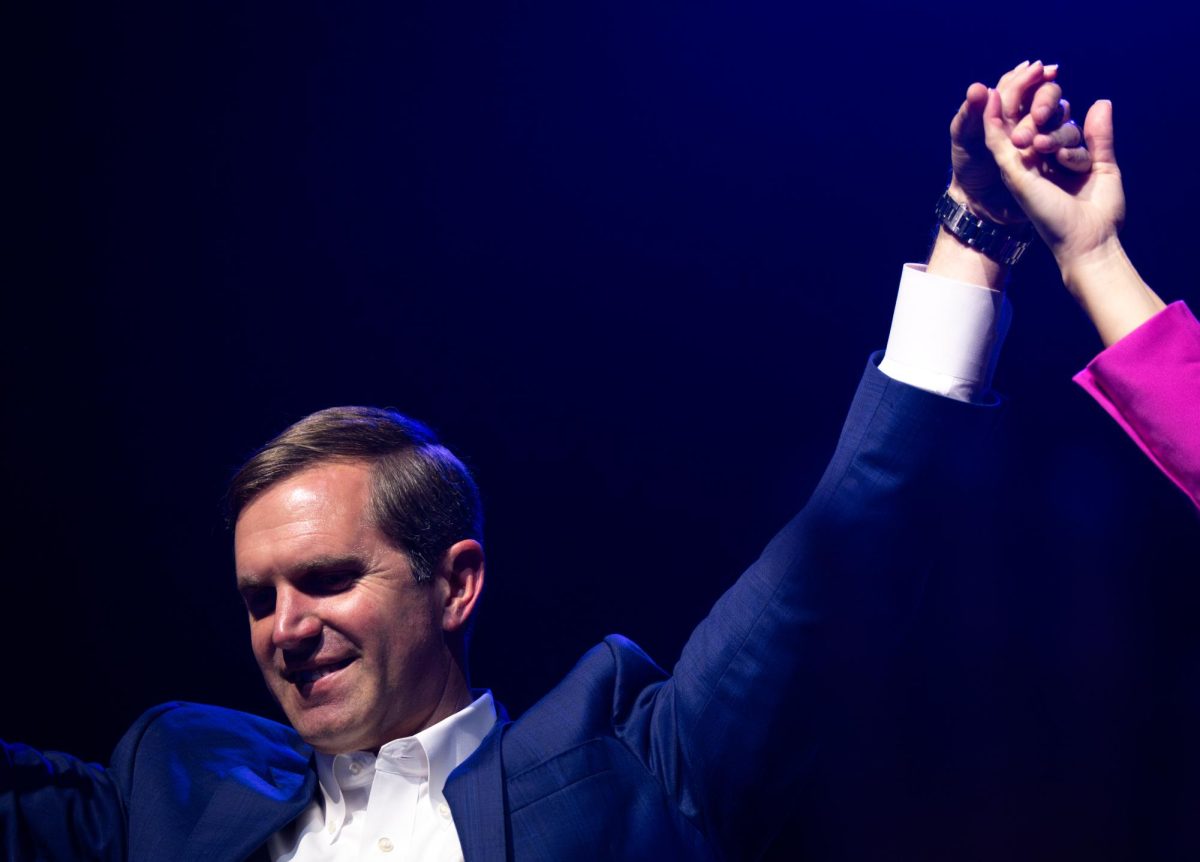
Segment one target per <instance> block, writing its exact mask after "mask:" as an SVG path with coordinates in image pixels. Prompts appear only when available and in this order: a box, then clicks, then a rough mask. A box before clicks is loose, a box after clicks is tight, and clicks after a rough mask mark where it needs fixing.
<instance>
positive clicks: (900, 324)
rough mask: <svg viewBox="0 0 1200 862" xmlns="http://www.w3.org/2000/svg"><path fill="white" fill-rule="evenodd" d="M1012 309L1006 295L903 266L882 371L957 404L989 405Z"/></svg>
mask: <svg viewBox="0 0 1200 862" xmlns="http://www.w3.org/2000/svg"><path fill="white" fill-rule="evenodd" d="M1011 320H1012V306H1011V305H1010V304H1009V302H1008V299H1007V298H1006V297H1005V296H1004V293H1003V292H1002V291H997V290H989V289H988V288H986V287H980V286H978V285H974V284H967V283H966V282H961V281H954V280H953V279H949V278H942V277H941V276H937V275H930V274H929V273H927V272H926V271H925V267H924V265H923V264H916V263H909V264H905V266H904V269H903V271H902V272H901V275H900V292H899V294H898V295H897V296H896V310H895V312H893V314H892V331H891V333H890V334H889V335H888V343H887V350H886V351H885V353H884V356H883V361H882V362H880V363H879V370H880V371H882V372H883V373H884V374H886V375H887V376H888V377H891V378H892V379H893V380H899V381H900V382H901V383H907V384H909V385H910V386H916V387H917V388H919V389H925V390H927V391H929V392H935V393H937V394H938V395H945V396H947V397H949V398H954V399H956V400H958V401H987V400H991V399H992V398H993V396H992V392H991V390H992V375H993V373H995V370H996V360H997V359H998V358H999V356H1000V345H1001V344H1002V343H1003V342H1004V336H1005V335H1006V334H1007V333H1008V325H1009V323H1010V321H1011Z"/></svg>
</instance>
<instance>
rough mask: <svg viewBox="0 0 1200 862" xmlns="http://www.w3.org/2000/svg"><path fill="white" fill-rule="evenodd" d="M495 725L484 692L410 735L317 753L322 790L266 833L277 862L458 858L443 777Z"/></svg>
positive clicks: (455, 861)
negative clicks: (373, 747) (371, 747)
mask: <svg viewBox="0 0 1200 862" xmlns="http://www.w3.org/2000/svg"><path fill="white" fill-rule="evenodd" d="M495 723H496V705H495V703H494V702H493V701H492V695H491V693H490V692H488V693H485V694H484V695H483V696H482V697H479V698H478V699H477V700H475V702H474V703H472V704H471V705H470V706H468V707H467V708H466V709H464V710H462V711H460V712H456V713H455V714H454V715H452V716H450V717H449V718H445V719H443V720H442V721H439V722H438V723H437V724H435V725H433V726H432V727H428V728H426V729H425V730H422V731H421V732H420V733H418V734H417V735H416V736H410V737H406V738H404V739H396V740H393V741H392V742H389V743H388V744H387V745H384V746H383V747H382V748H380V749H379V754H378V755H374V754H371V753H370V752H366V751H355V752H351V753H349V754H339V755H337V756H331V755H328V754H317V756H316V758H317V782H318V784H319V786H320V788H321V792H320V793H319V794H318V795H317V796H316V797H315V798H314V799H313V801H312V802H311V803H310V804H309V806H308V808H306V809H305V810H304V813H303V814H301V815H300V816H299V817H297V818H296V819H295V820H293V821H292V822H291V823H289V824H288V825H287V826H285V827H284V828H283V829H281V830H280V831H279V832H276V833H275V834H274V835H273V836H271V839H270V841H269V842H268V844H267V849H268V850H269V851H270V854H271V858H272V859H273V860H275V862H335V860H336V862H346V861H347V860H361V859H378V860H388V862H391V860H396V862H400V860H416V859H420V860H432V862H462V858H463V855H462V845H461V844H460V843H459V840H458V833H457V832H456V831H455V829H454V818H453V817H452V816H451V814H450V806H449V805H447V804H446V799H445V797H444V796H442V789H443V788H444V787H445V786H446V779H447V778H449V777H450V773H451V772H453V771H454V769H455V767H457V766H458V765H459V764H460V763H462V762H463V761H464V760H466V759H467V758H468V757H469V756H470V755H471V753H472V752H473V751H475V749H477V748H478V747H479V744H480V743H481V742H483V738H484V737H485V736H487V734H488V731H490V730H491V729H492V726H493V725H495Z"/></svg>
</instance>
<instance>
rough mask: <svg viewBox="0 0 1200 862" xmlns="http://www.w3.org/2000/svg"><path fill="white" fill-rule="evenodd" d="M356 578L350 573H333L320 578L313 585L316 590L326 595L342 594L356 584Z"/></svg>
mask: <svg viewBox="0 0 1200 862" xmlns="http://www.w3.org/2000/svg"><path fill="white" fill-rule="evenodd" d="M354 580H355V576H354V575H353V574H351V573H349V572H331V573H329V574H326V575H321V576H320V577H318V578H317V579H316V581H315V583H314V584H313V586H314V587H316V589H318V590H320V591H322V592H326V593H340V592H341V591H342V590H347V589H349V588H350V586H351V585H352V584H353V583H354Z"/></svg>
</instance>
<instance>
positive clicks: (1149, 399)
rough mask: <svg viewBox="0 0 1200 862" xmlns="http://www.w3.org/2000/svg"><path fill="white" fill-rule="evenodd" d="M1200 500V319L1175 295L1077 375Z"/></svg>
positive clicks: (1149, 453)
mask: <svg viewBox="0 0 1200 862" xmlns="http://www.w3.org/2000/svg"><path fill="white" fill-rule="evenodd" d="M1075 382H1076V383H1078V384H1079V385H1080V386H1082V387H1083V388H1084V389H1085V390H1087V392H1088V394H1090V395H1091V396H1092V397H1093V398H1095V399H1096V400H1097V401H1098V402H1099V403H1100V406H1101V407H1103V408H1104V409H1105V410H1107V411H1108V414H1109V415H1110V416H1112V418H1113V419H1115V420H1116V421H1117V424H1118V425H1120V426H1121V427H1122V428H1124V429H1125V433H1126V434H1128V435H1129V436H1130V437H1132V438H1133V440H1134V442H1136V443H1137V444H1138V446H1140V447H1141V449H1142V451H1143V452H1145V453H1146V455H1147V456H1148V457H1149V458H1150V460H1151V461H1153V462H1154V463H1155V464H1156V465H1157V466H1158V469H1160V470H1162V471H1163V473H1165V474H1166V475H1167V476H1168V477H1169V478H1170V479H1171V481H1172V482H1174V483H1175V484H1176V485H1178V486H1179V487H1180V488H1181V489H1182V490H1183V492H1184V493H1185V494H1187V495H1188V497H1190V498H1191V500H1192V502H1193V503H1195V504H1196V505H1197V506H1198V507H1200V323H1197V322H1196V318H1195V317H1193V316H1192V313H1191V311H1189V310H1188V307H1187V306H1186V305H1184V304H1183V303H1182V302H1173V303H1171V304H1170V305H1169V306H1167V307H1166V308H1165V309H1163V310H1162V311H1160V312H1159V313H1158V314H1156V315H1155V316H1154V317H1152V318H1150V319H1149V320H1147V321H1146V322H1145V323H1143V324H1142V325H1141V326H1139V327H1138V328H1137V329H1135V330H1134V331H1133V332H1131V333H1129V334H1128V335H1127V336H1125V337H1124V338H1122V339H1121V340H1120V341H1118V342H1117V343H1116V344H1114V345H1112V346H1111V347H1109V348H1107V349H1106V350H1105V351H1104V352H1103V353H1101V354H1100V355H1099V356H1097V357H1096V358H1095V359H1093V360H1092V361H1091V362H1090V363H1088V366H1087V368H1085V369H1084V370H1083V371H1081V372H1079V373H1078V374H1076V375H1075Z"/></svg>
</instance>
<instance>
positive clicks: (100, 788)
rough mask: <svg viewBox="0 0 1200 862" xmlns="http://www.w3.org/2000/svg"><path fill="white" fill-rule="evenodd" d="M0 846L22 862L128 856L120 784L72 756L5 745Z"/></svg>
mask: <svg viewBox="0 0 1200 862" xmlns="http://www.w3.org/2000/svg"><path fill="white" fill-rule="evenodd" d="M0 845H2V846H3V849H4V854H5V858H7V859H10V860H22V862H24V860H33V859H36V860H85V859H96V860H101V859H103V860H110V859H111V860H119V859H124V858H125V814H124V804H123V803H122V801H121V797H120V793H119V792H118V790H117V786H116V782H115V781H114V780H113V778H112V776H111V775H110V773H109V772H108V771H107V770H105V769H103V768H102V767H100V766H98V765H96V764H94V763H85V762H83V761H82V760H79V759H78V758H75V757H72V756H71V755H68V754H60V753H58V752H52V751H51V752H40V751H37V750H35V749H33V748H30V747H29V746H26V745H19V744H18V745H11V744H5V743H0Z"/></svg>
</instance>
